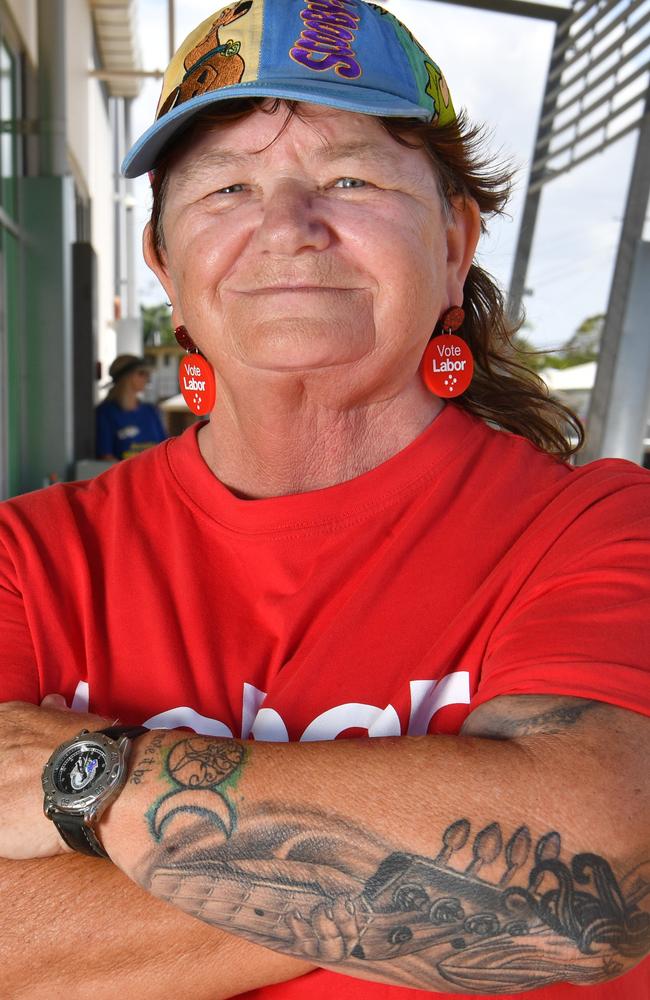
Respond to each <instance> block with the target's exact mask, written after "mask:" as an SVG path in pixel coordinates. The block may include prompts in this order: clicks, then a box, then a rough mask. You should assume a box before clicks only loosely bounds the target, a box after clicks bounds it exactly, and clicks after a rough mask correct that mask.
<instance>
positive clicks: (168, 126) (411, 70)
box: [122, 0, 456, 177]
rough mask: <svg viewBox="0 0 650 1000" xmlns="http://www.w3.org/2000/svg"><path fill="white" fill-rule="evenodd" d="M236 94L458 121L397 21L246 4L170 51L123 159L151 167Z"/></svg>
mask: <svg viewBox="0 0 650 1000" xmlns="http://www.w3.org/2000/svg"><path fill="white" fill-rule="evenodd" d="M237 97H280V98H285V99H287V100H294V101H307V102H310V103H312V104H323V105H326V106H327V107H331V108H339V109H341V110H343V111H356V112H360V113H361V114H366V115H377V116H386V117H391V118H395V117H402V118H416V119H419V120H421V121H425V122H433V123H435V124H438V125H445V124H447V123H448V122H451V121H453V120H454V119H455V117H456V115H455V112H454V108H453V105H452V103H451V98H450V96H449V90H448V89H447V84H446V82H445V79H444V77H443V75H442V73H441V71H440V69H439V67H438V66H437V65H436V63H435V62H434V61H433V60H432V59H431V57H430V56H429V55H427V53H426V52H425V51H424V49H423V48H422V46H421V45H419V43H418V42H417V41H416V40H415V38H414V37H413V35H412V34H411V32H410V31H409V30H408V28H406V27H404V25H403V24H402V23H401V21H398V20H397V18H396V17H395V16H394V15H393V14H391V13H390V12H389V11H387V10H385V9H384V8H383V7H378V6H377V5H376V4H371V3H366V2H365V0H243V2H241V3H233V4H230V5H229V6H227V7H223V8H222V9H221V10H218V11H216V13H214V14H212V15H211V17H208V18H206V20H205V21H203V22H202V23H201V24H199V25H198V27H197V28H195V29H194V31H192V32H190V34H189V35H188V36H187V38H186V39H185V41H184V42H183V43H182V45H181V46H180V47H179V49H178V50H177V51H176V53H175V54H174V57H173V58H172V61H171V62H170V64H169V66H168V67H167V70H166V72H165V76H164V79H163V86H162V93H161V95H160V100H159V102H158V108H157V110H156V120H155V122H154V124H153V125H152V126H151V128H149V129H147V131H146V132H145V133H144V135H142V136H141V137H140V138H139V139H138V140H137V142H135V144H134V145H133V147H132V148H131V150H130V151H129V153H128V154H127V156H126V158H125V160H124V163H123V164H122V173H123V174H124V176H125V177H138V176H140V174H144V173H147V171H150V170H153V169H154V168H155V165H156V160H157V158H158V156H159V155H160V152H161V151H162V149H163V148H164V147H165V146H166V145H167V143H168V142H170V140H172V139H173V138H174V136H175V135H177V133H178V132H179V131H180V130H181V129H182V128H183V126H185V125H186V124H187V122H188V121H189V120H190V119H191V118H193V117H194V115H196V114H197V113H198V112H200V111H203V110H204V109H205V108H207V107H209V106H210V105H212V104H215V103H216V102H217V101H226V100H232V99H233V98H237Z"/></svg>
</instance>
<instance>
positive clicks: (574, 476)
mask: <svg viewBox="0 0 650 1000" xmlns="http://www.w3.org/2000/svg"><path fill="white" fill-rule="evenodd" d="M649 500H650V476H649V475H648V473H647V472H645V471H644V470H642V469H639V468H638V467H637V466H634V465H631V464H630V463H625V462H620V461H615V460H608V461H603V462H597V463H593V464H592V465H590V466H586V467H583V468H577V469H574V468H571V467H569V466H567V465H565V464H562V463H560V462H557V461H555V460H554V459H552V458H549V457H548V456H546V455H544V454H543V453H541V452H539V451H537V450H536V449H535V448H533V447H532V446H531V445H530V443H529V442H527V441H525V440H524V439H522V438H519V437H516V436H514V435H511V434H507V433H504V432H499V431H496V430H493V429H491V428H489V427H487V426H486V425H485V424H483V423H482V422H481V421H479V420H476V419H474V418H472V417H469V416H468V415H466V414H465V413H464V412H463V411H461V410H459V409H457V408H455V407H454V406H453V405H448V406H447V407H446V408H445V410H444V411H443V413H442V414H441V415H440V416H439V417H438V419H437V420H435V421H434V422H433V424H432V425H431V426H430V427H429V428H428V429H427V430H426V431H425V432H424V433H423V434H422V435H420V437H418V438H417V439H416V441H414V442H413V443H412V444H411V445H410V446H409V447H408V448H406V449H405V450H404V451H402V452H400V453H399V454H398V455H396V456H394V457H393V458H392V459H390V460H389V461H387V462H385V463H384V464H382V465H381V466H379V467H378V468H376V469H374V470H372V471H371V472H369V473H366V474H365V475H363V476H360V477H358V478H356V479H354V480H351V481H350V482H347V483H342V484H340V485H338V486H335V487H332V488H330V489H326V490H318V491H315V492H312V493H304V494H299V495H294V496H285V497H279V498H275V499H268V500H255V501H250V500H248V501H246V500H240V499H237V498H236V497H234V496H233V495H232V494H231V493H230V492H229V491H228V490H226V489H225V488H224V487H223V486H222V485H221V484H220V483H219V482H218V481H217V480H216V479H215V478H214V476H213V475H212V473H211V472H210V470H209V469H208V467H207V466H206V465H205V464H204V462H203V460H202V458H201V455H200V453H199V450H198V444H197V439H196V428H192V429H191V430H190V431H188V432H187V433H186V434H184V435H183V436H182V437H181V438H178V439H173V440H171V441H168V442H166V443H165V444H164V445H161V446H160V447H158V448H155V449H152V450H151V451H149V452H147V453H146V454H144V455H142V456H141V457H139V458H137V459H134V460H131V461H129V462H126V463H122V464H121V465H119V466H116V467H114V468H112V469H111V470H109V471H108V472H107V473H105V474H104V475H103V476H101V477H99V478H98V479H95V480H91V481H89V482H84V483H76V484H64V485H61V486H55V487H50V488H48V489H47V490H44V491H39V492H37V493H33V494H29V495H27V496H24V497H20V498H16V499H14V500H11V501H8V502H7V503H5V504H3V505H2V508H1V510H0V613H1V614H2V621H3V629H2V635H1V636H0V648H1V649H2V661H1V662H2V663H3V664H4V667H3V675H2V678H1V679H0V697H2V698H3V699H5V700H8V699H14V698H15V699H23V700H27V701H33V702H37V701H39V700H40V699H41V698H42V697H43V696H44V695H45V694H48V693H50V692H59V693H62V694H64V695H65V696H66V697H67V698H68V701H69V702H70V701H72V699H73V698H75V705H76V706H78V707H85V703H87V698H88V695H89V707H90V709H91V710H92V711H96V712H98V713H101V714H105V715H113V716H119V717H120V719H121V720H122V721H123V722H133V723H141V722H146V724H148V725H149V726H152V727H156V726H158V727H160V726H170V727H172V726H183V725H187V726H190V727H192V728H194V729H196V730H197V731H200V732H204V733H210V734H214V735H226V736H227V735H234V736H238V737H239V736H243V737H245V738H246V737H249V736H251V735H253V736H254V737H255V738H256V739H271V740H286V739H290V740H300V739H302V740H312V739H333V738H337V737H342V736H348V737H353V736H355V735H358V734H359V733H363V734H366V733H370V735H372V736H380V735H399V734H402V735H405V734H407V733H408V734H413V735H415V734H423V733H431V734H433V733H456V732H458V730H459V727H460V726H461V724H462V722H463V720H464V719H465V718H466V716H467V714H468V713H469V712H470V711H471V710H472V709H473V708H475V707H476V706H477V705H479V704H481V703H482V702H484V701H487V700H489V699H491V698H494V697H497V696H499V695H504V694H556V695H574V696H578V697H582V698H596V699H599V700H602V701H605V702H610V703H611V704H614V705H619V706H621V707H623V708H628V709H631V710H633V711H637V712H643V713H646V714H650V664H649V662H648V656H647V622H648V619H649V617H650V569H649V567H650V504H649ZM495 809H497V811H498V808H497V804H495ZM646 965H647V963H646ZM642 983H643V984H645V985H642ZM647 983H648V975H647V972H646V973H643V972H639V971H636V972H633V973H631V974H628V976H626V977H624V978H623V979H621V980H618V981H616V982H615V983H614V984H613V985H610V986H602V987H580V992H579V993H578V996H579V997H580V998H581V1000H582V998H584V1000H596V998H599V1000H600V998H601V997H605V995H607V997H608V998H609V997H613V996H616V997H617V998H620V1000H640V998H641V997H642V996H644V995H647V992H648V986H647ZM628 984H629V988H628ZM614 990H616V991H617V992H615V993H614V992H613V991H614ZM644 991H646V992H645V993H644ZM574 992H575V988H573V987H568V986H554V987H549V988H544V989H542V990H538V991H535V992H534V993H530V994H529V995H530V996H531V998H532V997H535V998H538V1000H547V998H548V1000H550V998H551V997H552V998H553V1000H556V998H557V1000H559V998H560V997H564V996H569V995H572V994H573V993H574ZM252 995H253V996H255V997H258V996H259V997H262V996H264V997H266V996H269V997H271V996H277V997H278V998H280V997H282V998H283V1000H284V998H286V1000H290V998H291V997H293V996H296V997H298V996H304V997H309V998H310V1000H312V998H313V1000H316V998H319V997H323V998H325V997H327V998H331V997H333V996H336V997H337V1000H339V998H347V997H350V998H351V997H353V996H354V997H363V998H365V997H368V998H370V997H373V998H374V997H377V998H383V997H386V998H388V997H393V996H394V997H395V998H397V997H399V996H402V995H404V996H406V995H412V996H413V997H414V998H415V997H417V996H421V995H422V994H421V992H420V991H408V990H401V989H397V988H394V987H384V986H380V985H375V984H370V983H365V982H361V981H359V980H355V979H352V978H349V977H340V976H338V975H337V976H335V974H333V973H329V972H325V971H322V972H317V973H314V974H312V975H310V976H309V977H308V978H307V979H302V980H299V981H296V982H295V983H293V984H283V985H282V986H278V987H273V988H268V989H266V990H263V991H256V992H255V993H254V994H252ZM438 995H439V996H442V994H438ZM453 995H454V996H457V995H458V994H453ZM472 995H473V996H476V995H477V994H472ZM450 996H451V994H450Z"/></svg>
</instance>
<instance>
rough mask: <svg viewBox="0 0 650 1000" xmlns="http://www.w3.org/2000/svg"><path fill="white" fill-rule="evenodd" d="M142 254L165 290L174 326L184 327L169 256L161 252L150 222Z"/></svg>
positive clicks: (146, 227) (144, 233) (143, 235)
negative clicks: (168, 259) (168, 262)
mask: <svg viewBox="0 0 650 1000" xmlns="http://www.w3.org/2000/svg"><path fill="white" fill-rule="evenodd" d="M142 253H143V254H144V259H145V262H146V264H147V267H149V268H150V269H151V270H152V271H153V273H154V274H155V275H156V277H157V278H158V281H159V282H160V284H161V285H162V286H163V288H164V289H165V292H166V294H167V298H168V300H169V301H170V302H171V306H172V326H173V327H177V326H183V325H184V324H183V317H182V314H181V311H180V307H179V304H178V297H177V295H176V288H175V285H174V280H173V278H172V276H171V274H170V272H169V268H168V266H167V255H166V253H165V251H164V250H159V248H158V247H157V245H156V241H155V239H154V233H153V227H152V225H151V223H150V222H148V223H147V224H146V226H145V227H144V232H143V234H142Z"/></svg>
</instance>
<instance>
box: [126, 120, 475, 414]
mask: <svg viewBox="0 0 650 1000" xmlns="http://www.w3.org/2000/svg"><path fill="white" fill-rule="evenodd" d="M285 114H286V110H285V109H284V108H282V107H280V109H279V110H278V112H277V113H274V114H267V113H264V112H263V111H261V110H257V111H255V112H253V113H252V114H251V115H250V116H249V117H248V118H245V119H242V120H240V121H237V122H233V123H224V124H223V125H220V126H217V127H216V128H214V129H213V130H211V131H209V132H205V133H203V134H202V135H201V136H200V138H198V139H197V140H196V141H195V142H194V143H192V144H191V146H190V147H189V148H188V150H187V151H186V152H185V153H184V154H183V156H182V157H181V158H180V159H179V160H178V161H177V162H176V163H175V165H174V167H173V169H172V170H171V172H170V175H169V178H168V186H167V192H166V199H165V207H164V217H163V220H162V221H163V231H164V236H165V249H164V251H163V253H162V260H161V261H160V262H159V261H157V259H156V255H155V253H154V252H153V246H152V240H151V232H150V230H148V231H147V232H146V233H145V255H146V256H147V260H148V262H149V264H150V266H151V267H152V268H153V269H154V270H155V271H156V273H157V274H158V276H159V278H160V279H161V281H162V283H163V285H164V287H165V290H166V291H167V294H168V296H169V299H170V301H171V303H172V308H173V322H174V325H176V326H178V325H181V324H182V325H184V326H186V327H187V329H188V331H189V333H190V335H191V337H192V338H193V340H194V341H195V343H196V344H197V346H198V347H199V348H200V349H201V351H202V352H203V353H204V354H205V355H206V357H207V358H208V360H209V361H210V362H211V363H212V364H213V366H214V368H215V370H216V372H217V376H218V378H220V379H224V380H226V382H227V381H228V380H229V379H230V380H235V379H237V378H241V377H242V376H246V375H251V374H255V375H257V376H258V377H259V376H263V375H265V374H269V375H271V374H272V375H273V376H274V377H277V375H278V374H284V375H286V376H291V375H293V376H299V377H300V378H309V379H312V380H313V379H314V378H317V379H318V378H320V379H321V380H322V379H328V380H330V381H331V380H332V379H334V380H335V381H336V384H337V385H340V386H341V389H342V391H345V387H346V386H347V387H348V393H347V394H348V396H349V394H350V391H352V392H353V394H357V395H359V396H361V397H362V398H388V397H390V396H391V395H392V394H396V393H398V392H400V391H401V390H403V388H404V386H405V385H406V384H407V383H408V382H409V381H410V380H412V379H413V378H417V377H418V376H417V366H418V363H419V360H420V358H421V356H422V353H423V351H424V348H425V346H426V343H427V341H428V339H429V338H430V336H431V333H432V331H433V328H434V326H435V324H436V322H437V320H438V318H439V316H440V314H441V313H442V312H443V311H444V309H445V308H446V307H448V306H449V305H459V304H460V303H461V302H462V298H463V295H462V288H463V283H464V280H465V277H466V274H467V270H468V268H469V265H470V263H471V259H472V256H473V252H474V248H475V244H476V240H477V237H478V212H477V209H476V207H475V205H474V204H473V203H469V204H468V205H463V204H462V203H461V202H460V200H459V199H458V200H457V201H458V203H457V204H455V205H454V206H453V207H452V208H451V209H450V210H449V213H448V215H449V217H448V218H447V217H446V216H445V212H444V210H443V206H442V203H441V198H440V195H439V192H438V187H437V183H436V177H435V175H434V170H433V167H432V164H431V161H430V159H429V158H428V156H427V154H426V153H425V152H424V150H422V149H409V148H406V147H405V146H402V145H400V144H398V143H397V142H396V141H395V140H394V139H393V138H392V137H391V136H390V135H389V134H388V133H387V132H386V131H385V130H384V129H383V128H382V126H381V124H380V123H379V122H378V121H377V120H375V119H374V118H372V117H369V116H366V115H360V114H352V113H349V112H344V111H336V110H332V109H329V108H322V107H317V106H315V105H301V107H300V114H301V117H298V116H294V117H293V118H292V119H291V120H290V121H289V123H288V125H287V127H286V128H285V129H284V131H282V132H281V133H280V134H278V133H279V132H280V129H281V126H282V124H283V122H284V120H285ZM352 387H354V388H352Z"/></svg>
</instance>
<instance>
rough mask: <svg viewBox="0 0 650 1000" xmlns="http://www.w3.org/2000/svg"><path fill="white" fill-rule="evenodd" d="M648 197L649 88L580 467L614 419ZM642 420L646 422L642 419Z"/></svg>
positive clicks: (597, 453)
mask: <svg viewBox="0 0 650 1000" xmlns="http://www.w3.org/2000/svg"><path fill="white" fill-rule="evenodd" d="M649 197H650V87H648V91H647V94H646V101H645V114H644V118H643V119H642V121H641V127H640V129H639V136H638V139H637V146H636V153H635V157H634V164H633V167H632V174H631V177H630V186H629V189H628V195H627V203H626V206H625V215H624V218H623V226H622V228H621V236H620V240H619V244H618V253H617V256H616V266H615V268H614V277H613V279H612V284H611V288H610V292H609V301H608V303H607V314H606V317H605V325H604V328H603V336H602V340H601V344H600V354H599V359H598V369H597V371H596V381H595V384H594V388H593V390H592V393H591V400H590V403H589V413H588V416H587V428H586V430H587V439H586V444H585V447H584V449H583V450H582V452H581V453H580V456H579V462H580V464H583V463H585V462H591V461H593V460H594V459H596V458H600V457H601V456H602V455H603V454H604V452H603V445H604V441H605V436H606V433H607V426H608V424H609V422H610V421H611V420H615V419H616V415H615V413H614V407H613V401H612V386H613V382H614V371H615V368H616V362H617V357H618V352H619V349H620V346H621V338H622V336H623V322H624V318H625V313H626V308H627V303H628V301H629V296H630V287H631V284H632V272H633V269H634V255H635V253H636V248H637V244H638V243H639V241H640V240H641V237H642V236H643V226H644V222H645V216H646V211H647V208H648V198H649ZM644 419H645V418H644Z"/></svg>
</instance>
